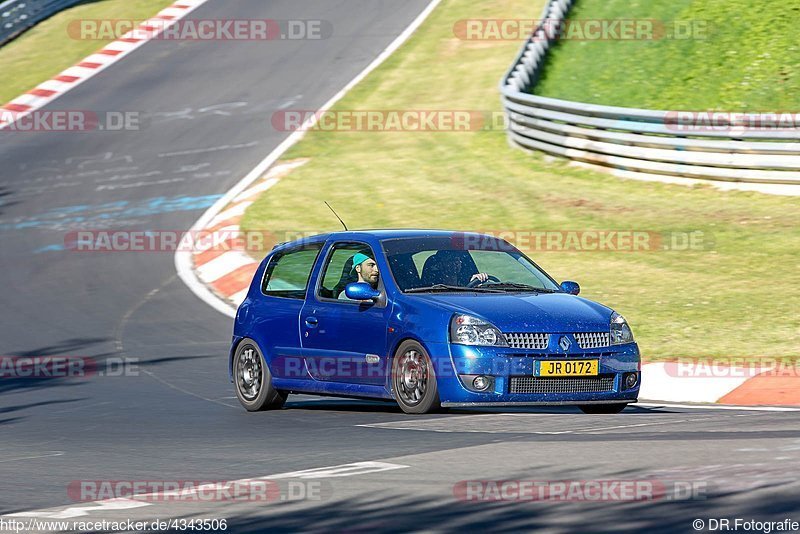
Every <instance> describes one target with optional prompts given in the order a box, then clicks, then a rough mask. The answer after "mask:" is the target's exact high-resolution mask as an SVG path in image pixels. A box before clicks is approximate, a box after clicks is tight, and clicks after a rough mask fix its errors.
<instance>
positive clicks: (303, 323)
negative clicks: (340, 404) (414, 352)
mask: <svg viewBox="0 0 800 534" xmlns="http://www.w3.org/2000/svg"><path fill="white" fill-rule="evenodd" d="M358 252H361V253H364V254H367V255H368V256H369V257H371V258H373V259H376V260H377V258H375V256H374V253H373V250H372V248H371V247H370V246H369V245H367V244H366V243H363V242H358V241H340V242H335V243H333V244H332V245H331V246H329V247H328V248H327V249H326V252H325V253H324V263H323V264H322V268H321V269H320V270H319V271H318V273H317V277H316V280H315V283H314V286H315V290H314V291H309V292H308V297H307V299H306V303H305V306H304V307H303V310H302V312H301V314H300V331H301V334H302V335H301V342H302V345H303V355H304V357H305V360H306V367H307V369H308V371H309V374H311V376H313V377H314V378H315V379H317V380H324V381H330V382H346V383H352V384H366V385H384V384H385V381H386V376H387V370H386V365H387V361H388V358H387V357H386V352H387V347H386V343H387V323H388V319H389V313H390V311H391V306H389V305H387V302H386V298H385V295H386V292H385V291H384V289H383V283H382V281H381V280H380V279H379V285H378V288H379V289H380V290H381V292H382V293H383V295H384V298H382V299H380V300H379V301H378V302H371V301H369V302H356V301H350V300H344V299H339V298H338V296H339V293H340V292H341V291H343V290H344V286H345V285H346V284H347V283H349V282H354V281H356V280H357V277H358V275H357V274H355V272H354V271H353V268H352V260H353V257H354V255H355V254H356V253H358ZM379 273H380V271H379ZM380 275H381V276H382V275H383V273H380Z"/></svg>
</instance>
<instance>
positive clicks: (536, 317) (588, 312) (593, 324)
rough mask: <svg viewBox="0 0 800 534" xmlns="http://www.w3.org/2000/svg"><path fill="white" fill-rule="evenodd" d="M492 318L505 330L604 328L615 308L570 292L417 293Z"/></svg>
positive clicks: (479, 315) (536, 330) (433, 302)
mask: <svg viewBox="0 0 800 534" xmlns="http://www.w3.org/2000/svg"><path fill="white" fill-rule="evenodd" d="M414 298H417V299H420V300H423V301H427V302H430V303H432V304H437V305H438V306H442V305H444V306H445V307H446V308H449V309H451V310H452V311H453V312H456V313H468V314H471V315H476V316H478V317H480V318H482V319H484V320H486V321H489V322H490V323H492V324H493V325H495V326H496V327H497V328H499V329H500V330H501V331H503V332H551V333H557V332H604V331H607V330H608V327H609V321H610V318H611V313H612V311H613V310H611V308H608V307H606V306H603V305H602V304H598V303H596V302H592V301H591V300H587V299H584V298H581V297H577V296H575V295H570V294H567V293H533V294H532V293H504V294H480V295H476V294H474V293H468V294H464V293H455V294H453V293H449V294H426V295H414Z"/></svg>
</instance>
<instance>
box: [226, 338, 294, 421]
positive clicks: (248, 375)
mask: <svg viewBox="0 0 800 534" xmlns="http://www.w3.org/2000/svg"><path fill="white" fill-rule="evenodd" d="M233 382H234V384H235V386H236V398H238V399H239V402H240V403H241V404H242V406H244V407H245V409H246V410H247V411H248V412H258V411H261V410H270V409H275V408H280V407H281V406H283V403H284V402H286V393H283V392H281V391H278V390H277V389H275V388H274V387H272V375H271V374H270V372H269V367H267V364H266V362H265V361H264V355H263V354H261V350H260V349H259V348H258V345H257V344H256V342H255V341H253V340H252V339H249V338H245V339H243V340H242V342H241V343H239V346H238V347H237V348H236V353H235V354H234V356H233Z"/></svg>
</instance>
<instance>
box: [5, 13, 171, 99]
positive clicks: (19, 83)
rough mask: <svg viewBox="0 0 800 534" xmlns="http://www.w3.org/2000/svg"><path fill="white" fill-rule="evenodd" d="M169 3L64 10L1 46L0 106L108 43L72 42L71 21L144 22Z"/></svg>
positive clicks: (78, 40)
mask: <svg viewBox="0 0 800 534" xmlns="http://www.w3.org/2000/svg"><path fill="white" fill-rule="evenodd" d="M172 3H173V2H172V0H103V1H100V2H94V3H90V4H83V5H79V6H76V7H73V8H71V9H67V10H64V11H62V12H60V13H58V14H56V15H54V16H52V17H50V18H49V19H47V20H45V21H43V22H41V23H39V24H37V25H36V26H34V27H33V28H31V29H30V30H28V31H27V32H25V33H24V34H22V35H21V36H20V37H18V38H17V39H15V40H13V41H11V42H10V43H8V44H7V45H5V46H3V47H0V73H2V84H0V103H5V102H8V101H9V100H12V99H14V98H15V97H17V96H19V95H21V94H22V93H24V92H25V91H28V90H30V89H33V88H34V87H36V86H37V85H38V84H40V83H41V82H43V81H45V80H48V79H50V78H52V77H53V76H55V75H57V74H58V73H59V72H61V71H62V70H64V69H66V68H67V67H69V66H71V65H73V64H75V63H77V62H78V61H80V60H81V59H83V58H84V57H86V56H88V55H89V54H91V53H92V52H95V51H97V50H99V49H100V48H102V47H103V46H104V45H105V44H106V43H107V42H109V41H100V40H98V41H90V40H80V39H73V38H72V37H71V36H70V34H69V33H68V31H67V28H68V26H69V23H70V22H72V21H75V20H78V19H134V20H144V19H147V18H149V17H152V16H153V15H155V14H156V13H158V12H159V11H160V10H161V9H163V8H165V7H167V6H169V5H170V4H172ZM111 40H113V39H111Z"/></svg>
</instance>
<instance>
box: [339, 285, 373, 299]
mask: <svg viewBox="0 0 800 534" xmlns="http://www.w3.org/2000/svg"><path fill="white" fill-rule="evenodd" d="M344 294H345V296H346V297H347V298H349V299H350V300H372V301H375V300H378V299H379V298H380V297H381V292H380V291H378V290H377V289H373V288H372V286H371V285H369V284H368V283H366V282H353V283H352V284H347V285H346V286H345V287H344Z"/></svg>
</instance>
